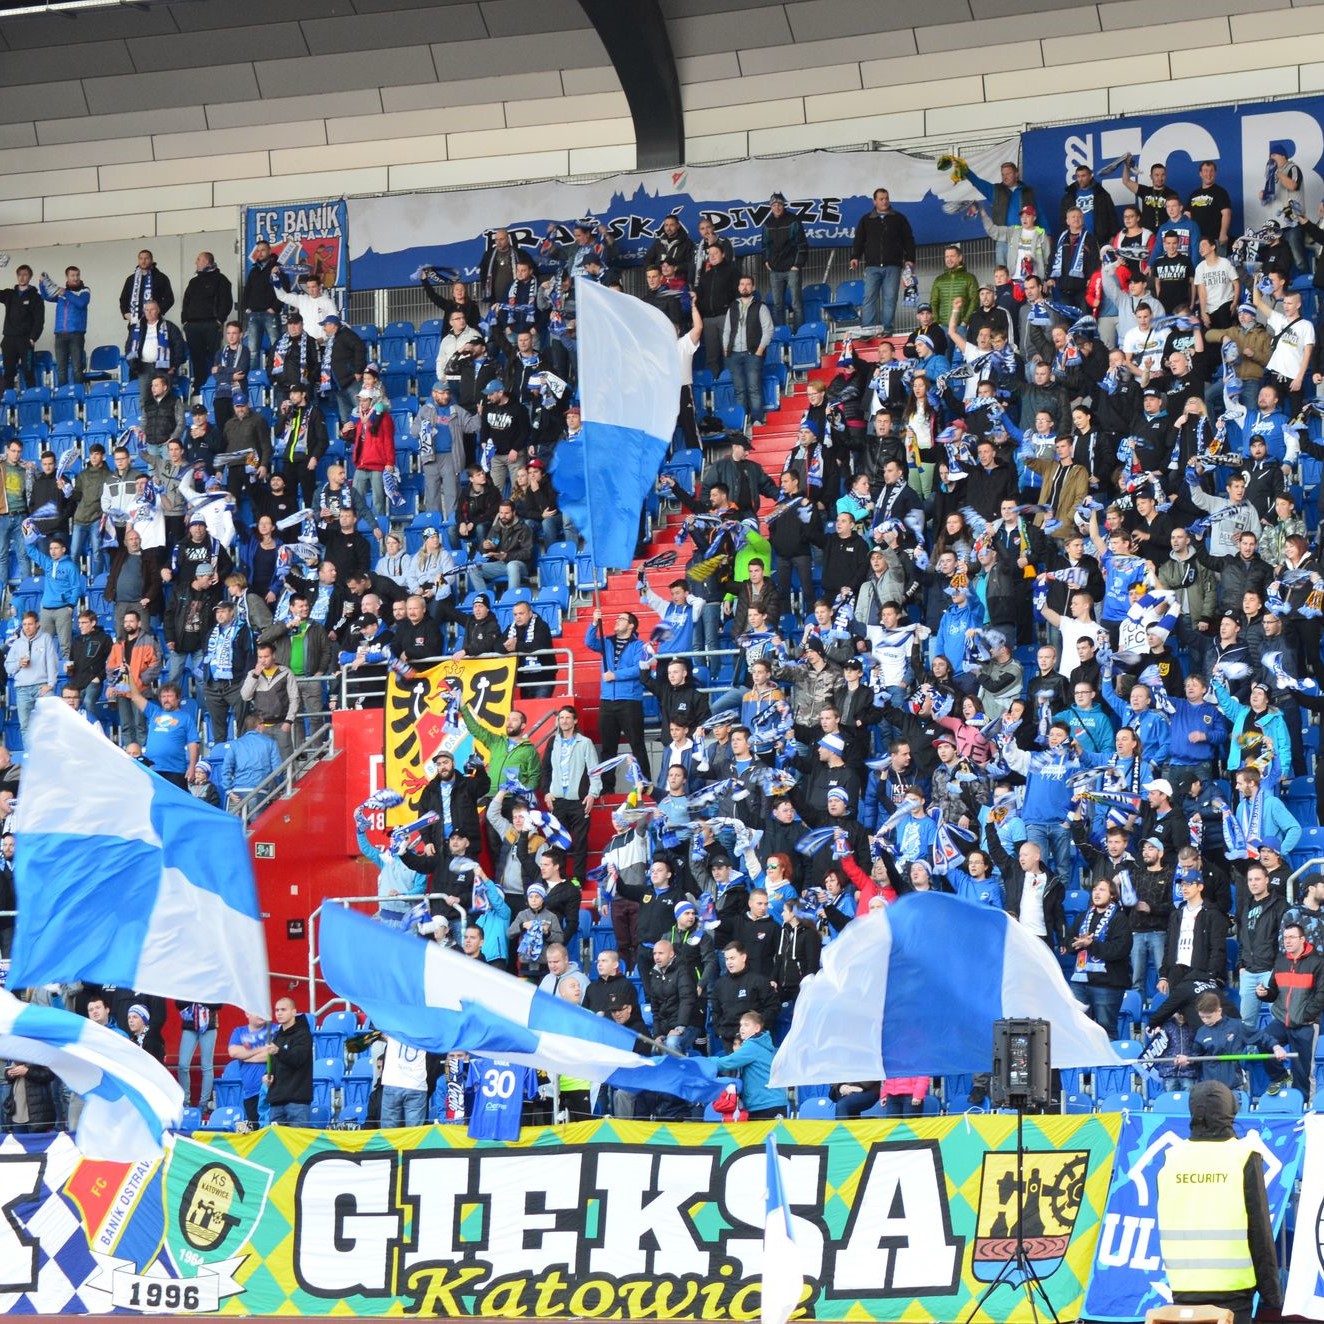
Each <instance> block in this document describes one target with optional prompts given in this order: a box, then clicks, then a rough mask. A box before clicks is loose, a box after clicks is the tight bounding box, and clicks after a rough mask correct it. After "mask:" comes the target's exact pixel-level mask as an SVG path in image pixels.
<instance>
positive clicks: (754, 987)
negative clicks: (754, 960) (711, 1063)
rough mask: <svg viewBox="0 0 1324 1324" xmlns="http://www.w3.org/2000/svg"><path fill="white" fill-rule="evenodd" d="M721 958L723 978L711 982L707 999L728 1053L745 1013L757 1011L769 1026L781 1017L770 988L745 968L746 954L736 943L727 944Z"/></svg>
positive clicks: (746, 963)
mask: <svg viewBox="0 0 1324 1324" xmlns="http://www.w3.org/2000/svg"><path fill="white" fill-rule="evenodd" d="M722 955H723V958H724V959H725V961H726V977H725V978H724V979H718V980H715V981H714V982H713V987H712V991H711V993H710V994H709V998H710V1000H711V1002H712V1009H713V1026H714V1028H715V1029H716V1030H717V1035H718V1038H720V1039H721V1041H722V1043H723V1044H724V1045H725V1047H726V1050H727V1052H732V1051H734V1048H735V1042H736V1035H737V1034H738V1033H739V1031H740V1018H741V1017H742V1016H743V1015H744V1014H745V1013H746V1012H747V1011H757V1012H758V1013H759V1014H760V1015H762V1016H763V1018H764V1020H765V1021H767V1023H768V1024H769V1025H771V1024H773V1023H774V1022H775V1021H776V1019H777V1017H778V1016H779V1015H780V1014H781V1009H782V1004H781V998H780V997H778V995H777V990H776V989H775V988H773V986H772V984H771V983H770V982H769V981H768V980H767V979H766V978H765V977H764V976H763V975H759V974H755V973H754V971H752V970H751V969H750V968H749V954H748V953H747V952H746V951H745V949H744V947H742V946H741V944H740V943H738V942H729V943H727V944H726V946H725V947H724V948H723V949H722Z"/></svg>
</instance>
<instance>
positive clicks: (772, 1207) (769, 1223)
mask: <svg viewBox="0 0 1324 1324" xmlns="http://www.w3.org/2000/svg"><path fill="white" fill-rule="evenodd" d="M766 1148H767V1159H768V1163H767V1172H768V1212H767V1216H766V1217H765V1219H764V1221H763V1306H762V1314H761V1321H762V1324H787V1321H788V1320H789V1319H790V1318H791V1316H792V1315H793V1314H794V1313H795V1311H796V1307H797V1306H799V1304H800V1296H801V1294H802V1293H803V1292H804V1286H805V1273H804V1256H803V1255H802V1253H801V1251H800V1247H799V1246H797V1245H796V1242H795V1233H794V1231H793V1229H792V1227H791V1207H790V1205H789V1204H788V1203H787V1202H786V1188H785V1186H784V1185H783V1183H782V1165H781V1159H780V1158H779V1157H778V1155H777V1144H776V1141H774V1140H773V1138H772V1137H771V1136H769V1137H768V1140H767V1146H766Z"/></svg>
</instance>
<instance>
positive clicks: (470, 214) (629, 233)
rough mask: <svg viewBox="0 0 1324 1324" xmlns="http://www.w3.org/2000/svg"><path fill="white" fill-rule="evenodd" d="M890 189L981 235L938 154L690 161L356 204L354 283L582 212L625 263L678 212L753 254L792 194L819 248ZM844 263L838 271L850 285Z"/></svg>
mask: <svg viewBox="0 0 1324 1324" xmlns="http://www.w3.org/2000/svg"><path fill="white" fill-rule="evenodd" d="M1018 150H1019V145H1018V143H1017V141H1016V139H1014V138H1013V139H1011V140H1010V141H1008V142H1003V143H999V144H997V145H996V146H993V147H981V148H979V149H978V150H977V151H975V152H972V153H971V154H970V155H969V156H968V158H967V159H968V161H969V164H970V166H971V168H972V169H973V170H974V171H975V172H976V173H977V174H978V175H979V176H980V177H981V178H983V179H992V180H996V179H997V178H998V167H999V165H1001V163H1002V162H1003V161H1015V160H1016V159H1017V153H1018ZM876 188H885V189H887V190H888V191H889V192H890V193H891V197H892V205H893V206H894V207H896V208H898V209H899V210H901V211H904V212H905V213H906V216H907V217H908V218H909V220H910V223H911V226H912V228H913V229H914V231H915V237H916V239H917V240H918V242H920V243H933V242H935V241H939V240H956V239H967V238H971V237H973V236H982V235H983V233H984V231H983V227H982V226H981V225H980V223H979V220H978V218H975V219H973V220H972V219H970V218H968V217H966V216H964V215H956V216H951V215H948V214H947V213H946V212H945V211H944V210H943V207H942V204H943V202H944V201H946V200H948V199H959V198H966V199H975V198H976V197H977V193H976V191H975V189H974V188H973V186H972V185H970V184H968V183H965V184H954V183H953V182H952V180H951V178H950V176H949V175H948V174H944V173H942V172H941V171H939V170H938V169H937V167H936V166H935V165H934V163H933V161H932V160H930V159H928V158H924V157H916V156H908V155H906V154H905V153H904V152H812V153H809V154H806V155H803V156H784V157H775V158H767V159H759V160H752V161H737V162H734V163H732V164H730V165H723V166H694V167H691V168H689V169H678V170H660V171H654V172H651V173H646V174H632V175H614V176H612V177H611V178H608V179H601V180H598V181H597V182H595V183H592V184H570V183H564V182H562V181H559V180H554V181H550V182H545V183H541V184H519V185H515V186H513V187H510V188H472V189H457V190H455V191H454V192H449V193H397V194H391V195H388V196H385V197H376V198H351V199H350V200H349V231H350V250H349V252H350V280H351V282H352V284H353V287H354V288H355V289H356V290H370V289H380V288H386V287H395V286H401V285H408V284H409V283H410V279H411V277H412V275H413V273H414V271H415V270H417V268H418V267H419V266H420V265H422V264H424V263H428V264H430V265H432V266H435V267H439V268H444V267H449V268H453V269H455V270H457V271H458V272H459V273H460V276H461V278H462V279H464V280H473V279H475V278H476V277H477V275H478V264H479V263H480V262H481V261H482V257H483V254H484V252H486V250H487V248H488V246H489V244H490V242H491V234H492V231H493V230H494V229H498V228H502V227H504V228H506V229H508V230H509V231H510V234H511V238H512V240H514V242H516V243H517V244H519V245H521V246H522V247H525V248H532V247H534V246H536V245H537V244H539V243H540V242H541V241H542V240H543V239H544V238H545V237H546V234H547V228H548V226H549V225H550V224H555V225H556V226H557V234H556V238H557V242H558V243H566V242H567V241H569V239H570V229H569V226H570V223H571V222H572V221H574V220H577V219H579V218H581V217H584V216H592V217H594V218H595V219H597V220H599V221H601V222H603V223H604V224H605V225H606V227H607V230H608V233H609V234H610V235H611V237H612V239H613V240H614V241H615V244H616V251H617V256H618V259H619V260H620V261H621V262H622V263H624V264H626V265H633V264H637V263H638V262H640V261H641V260H642V258H643V256H644V254H645V253H646V252H647V251H648V247H649V245H650V244H651V243H652V242H653V240H654V239H655V238H656V237H657V235H658V233H659V232H660V230H661V226H662V222H663V220H664V219H665V218H666V217H668V216H677V217H679V218H680V221H681V224H682V225H684V227H685V229H686V230H687V231H688V232H689V235H690V237H691V238H698V234H699V222H700V220H702V219H704V218H705V217H706V218H707V219H708V220H711V221H712V223H713V227H714V229H716V231H717V232H718V234H720V235H723V236H724V237H725V238H727V239H729V240H730V241H731V244H732V246H733V247H734V248H735V250H736V252H737V253H752V252H755V251H757V249H758V246H759V242H760V239H759V236H760V231H761V228H762V225H763V222H764V221H765V220H766V219H767V217H768V215H769V208H768V198H769V197H770V196H771V194H772V193H773V192H775V191H780V192H782V193H784V194H785V195H786V198H787V200H788V203H789V206H790V209H791V210H792V211H793V212H794V213H795V214H796V215H797V216H798V217H799V218H800V220H801V221H802V222H803V224H804V227H805V233H806V235H807V236H808V239H809V243H810V244H811V245H813V246H821V247H833V248H840V247H843V246H845V245H849V243H850V242H851V239H852V238H853V237H854V235H855V224H856V222H857V221H858V220H859V219H860V217H861V216H862V215H863V214H864V213H865V212H866V211H868V210H869V208H870V207H872V206H873V191H874V189H876ZM848 274H849V273H848V272H847V271H846V270H844V269H843V270H841V271H839V272H837V273H835V276H834V278H835V279H838V280H844V279H845V278H846V276H847V275H848Z"/></svg>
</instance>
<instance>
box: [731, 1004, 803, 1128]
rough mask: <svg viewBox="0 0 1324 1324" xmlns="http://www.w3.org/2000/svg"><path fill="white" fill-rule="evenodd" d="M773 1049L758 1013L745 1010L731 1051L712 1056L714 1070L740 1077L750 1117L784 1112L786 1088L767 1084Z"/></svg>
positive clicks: (742, 1097)
mask: <svg viewBox="0 0 1324 1324" xmlns="http://www.w3.org/2000/svg"><path fill="white" fill-rule="evenodd" d="M776 1052H777V1048H776V1045H775V1044H774V1043H773V1042H772V1035H770V1034H769V1033H768V1031H767V1030H766V1029H765V1028H764V1022H763V1017H762V1015H761V1014H760V1013H759V1012H757V1011H747V1012H746V1013H745V1014H744V1015H743V1016H742V1017H741V1018H740V1038H739V1040H738V1041H737V1043H736V1047H735V1051H734V1052H731V1053H727V1054H726V1055H725V1056H724V1057H718V1058H714V1059H713V1066H714V1067H716V1068H717V1070H718V1071H720V1072H724V1073H726V1074H727V1075H738V1076H739V1077H740V1101H741V1103H742V1104H743V1105H744V1106H745V1109H746V1110H747V1111H748V1113H749V1116H750V1120H751V1121H752V1120H755V1119H763V1118H769V1119H770V1118H774V1117H785V1116H786V1110H787V1107H788V1104H787V1100H786V1091H785V1090H783V1089H778V1088H776V1087H775V1086H773V1085H769V1084H768V1078H769V1077H770V1076H771V1075H772V1059H773V1057H774V1056H775V1055H776Z"/></svg>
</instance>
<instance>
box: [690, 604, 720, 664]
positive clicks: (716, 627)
mask: <svg viewBox="0 0 1324 1324" xmlns="http://www.w3.org/2000/svg"><path fill="white" fill-rule="evenodd" d="M721 646H722V604H721V603H720V602H705V603H704V604H703V610H702V611H701V612H700V613H699V619H698V620H697V621H695V622H694V651H695V652H696V653H710V652H715V651H716V650H717V649H719V648H721ZM704 661H705V662H706V661H707V659H706V658H705V659H704Z"/></svg>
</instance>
